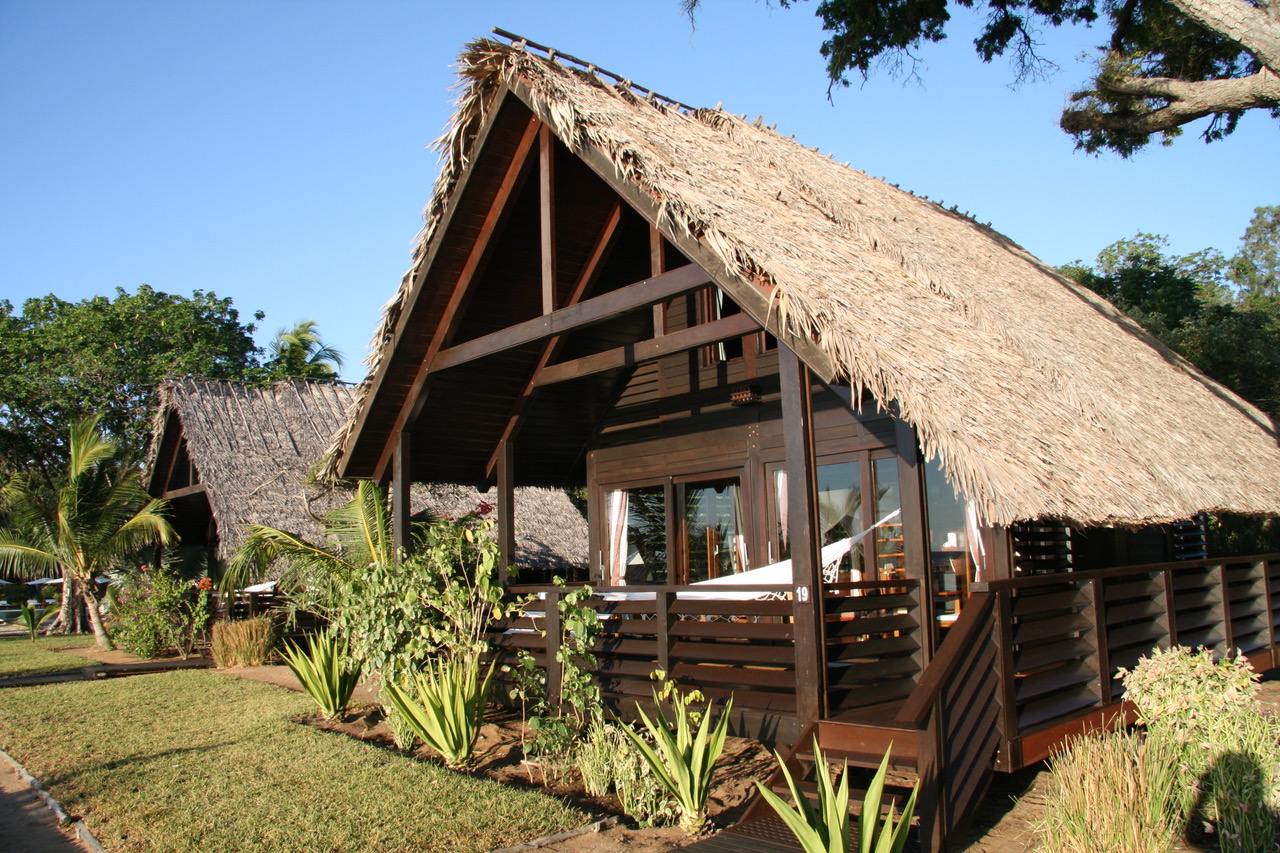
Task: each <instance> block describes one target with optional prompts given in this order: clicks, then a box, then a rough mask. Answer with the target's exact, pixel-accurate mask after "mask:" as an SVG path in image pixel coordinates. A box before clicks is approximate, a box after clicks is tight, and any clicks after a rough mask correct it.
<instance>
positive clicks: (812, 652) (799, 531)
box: [778, 342, 827, 726]
mask: <svg viewBox="0 0 1280 853" xmlns="http://www.w3.org/2000/svg"><path fill="white" fill-rule="evenodd" d="M778 359H779V367H780V371H781V382H782V425H783V433H784V435H785V446H786V453H787V515H788V519H789V521H788V525H789V530H788V536H789V538H790V540H791V571H792V595H793V598H792V614H793V616H792V622H793V627H794V630H795V647H796V716H797V717H798V718H799V721H800V724H801V725H802V726H804V725H808V724H809V723H814V722H817V721H818V720H819V719H821V717H822V716H823V714H824V713H825V711H826V708H825V706H826V698H827V697H826V693H827V691H826V677H827V672H826V670H827V655H826V643H825V641H824V636H823V634H824V631H823V628H824V625H823V619H824V615H825V608H824V606H823V584H822V556H821V554H820V549H821V543H820V542H819V540H818V537H819V532H818V530H819V528H818V482H817V481H818V478H817V462H816V459H815V457H814V439H813V387H812V384H811V380H810V377H809V368H808V367H807V366H805V364H804V363H803V362H801V361H800V358H799V357H798V356H797V355H796V354H795V352H794V351H793V350H792V349H791V348H790V347H788V346H787V345H786V344H783V343H781V342H779V344H778Z"/></svg>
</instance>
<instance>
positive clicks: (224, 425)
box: [149, 379, 587, 569]
mask: <svg viewBox="0 0 1280 853" xmlns="http://www.w3.org/2000/svg"><path fill="white" fill-rule="evenodd" d="M355 397H356V395H355V391H354V389H353V388H351V387H349V386H346V385H340V384H335V383H328V382H303V381H284V382H276V383H273V384H271V385H269V386H267V387H255V386H252V385H246V384H243V383H239V382H230V381H224V380H207V379H183V380H179V381H175V382H170V383H165V384H164V385H163V386H161V388H160V407H159V409H158V410H157V412H156V416H155V419H154V427H153V430H152V443H151V453H150V465H149V467H150V468H152V470H154V469H155V463H156V459H157V454H158V453H159V449H160V447H161V446H162V444H163V443H164V438H165V436H164V433H165V430H166V426H167V425H168V424H169V423H170V422H171V421H170V416H171V414H175V413H176V415H177V417H178V419H179V422H180V425H181V430H182V439H183V440H184V441H185V442H186V447H187V452H188V454H189V455H190V458H191V461H192V463H193V464H194V465H195V467H196V470H197V471H199V473H200V479H201V482H202V483H203V484H204V485H205V487H206V489H207V493H206V494H207V497H208V500H209V504H210V508H211V509H212V511H213V517H214V519H215V520H216V522H217V525H218V540H219V541H218V556H219V557H220V558H221V559H223V560H226V559H229V558H230V556H231V555H232V554H234V553H235V551H236V550H237V549H238V548H239V546H240V545H241V543H242V542H243V541H244V537H245V529H244V526H245V525H247V524H261V525H267V526H271V527H278V528H281V529H283V530H288V531H290V532H293V533H298V534H300V535H302V536H304V537H306V538H308V539H320V538H321V537H322V536H323V530H322V528H321V526H320V524H319V521H318V518H319V517H320V516H323V515H324V514H325V513H327V512H330V511H332V510H334V509H337V508H338V507H340V506H342V505H343V504H345V503H347V502H348V501H349V500H351V498H352V495H353V490H351V489H349V488H347V487H345V486H342V485H337V486H329V485H321V484H317V483H316V482H314V481H313V478H312V477H311V476H310V475H311V473H312V469H313V467H314V466H315V463H316V461H317V460H318V459H319V458H320V457H321V454H322V453H323V452H324V449H325V447H326V446H327V445H328V443H329V442H330V440H331V437H332V435H333V434H334V432H336V431H337V430H339V429H340V428H341V427H342V426H343V424H344V423H345V422H346V417H347V411H348V409H349V408H350V407H351V405H352V403H353V402H354V400H355ZM482 500H486V501H487V502H488V503H491V504H492V503H496V498H495V497H494V496H493V495H492V494H486V493H481V492H478V491H476V490H475V489H472V488H466V487H462V486H450V485H423V484H416V485H414V487H413V492H412V498H411V501H412V506H413V509H414V511H415V512H421V511H423V510H426V511H429V512H430V513H431V514H432V515H437V516H447V517H452V518H456V517H458V516H461V515H465V514H466V513H468V512H472V511H474V510H475V509H476V507H477V505H478V504H479V503H480V502H481V501H482ZM516 511H517V516H518V517H517V520H516V545H517V558H518V561H519V563H520V565H522V566H530V567H534V568H548V569H553V568H554V569H558V568H568V567H570V566H580V565H585V564H586V561H587V533H586V522H585V520H584V519H583V518H582V514H581V513H579V512H578V510H577V509H576V508H575V507H574V506H573V504H571V503H570V502H569V499H568V498H567V497H566V496H565V494H564V492H562V491H558V490H555V489H533V488H529V489H520V490H518V491H517V494H516Z"/></svg>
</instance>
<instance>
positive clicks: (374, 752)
mask: <svg viewBox="0 0 1280 853" xmlns="http://www.w3.org/2000/svg"><path fill="white" fill-rule="evenodd" d="M4 699H5V701H4V702H0V747H3V748H4V749H5V750H7V751H9V752H10V753H11V754H12V755H14V757H15V758H17V759H18V760H19V761H21V762H23V763H24V764H26V766H27V767H28V768H29V769H30V770H31V771H32V773H34V774H35V775H36V776H37V777H39V778H40V779H41V780H43V781H44V782H45V783H46V785H47V786H48V787H49V788H50V789H51V790H52V792H53V794H54V796H55V797H57V798H58V799H60V800H61V801H62V804H63V806H64V807H65V808H66V809H67V811H68V812H70V813H72V814H80V815H83V816H84V818H85V819H86V821H87V822H88V824H89V827H90V829H92V830H93V832H94V834H95V835H97V836H98V838H99V839H100V840H101V841H102V842H103V844H104V845H105V846H106V848H107V849H108V850H111V851H113V853H116V851H133V850H139V851H142V850H146V851H174V853H182V851H193V853H194V851H202V853H203V851H209V850H237V851H271V853H288V851H355V850H359V851H368V853H378V852H379V851H409V850H412V851H423V850H431V851H477V853H480V851H486V850H492V849H494V848H497V847H505V846H509V845H512V844H515V843H517V842H519V841H521V840H527V839H530V838H534V837H538V836H541V835H545V834H547V833H551V832H557V831H561V830H564V829H568V828H570V827H572V826H575V825H578V824H580V823H583V822H584V821H585V818H584V817H583V816H582V815H581V814H579V813H577V812H575V811H574V810H572V809H570V808H569V807H567V806H565V805H563V804H562V803H560V802H559V801H557V800H554V799H552V798H550V797H546V796H544V795H542V794H539V793H536V792H533V791H517V790H514V789H510V788H505V787H503V786H501V785H498V784H497V783H494V782H490V781H488V780H478V779H473V778H471V777H469V776H465V775H461V774H458V773H453V772H450V771H447V770H444V769H443V768H441V767H438V766H436V765H432V764H425V763H420V762H416V761H413V760H411V759H408V758H405V757H402V756H400V755H397V754H394V753H390V752H387V751H385V750H381V749H378V748H376V747H373V746H370V745H367V744H363V743H360V742H359V741H355V740H351V739H349V738H346V737H343V736H340V735H334V734H329V733H326V732H322V731H319V730H316V729H312V728H310V727H307V726H303V725H298V724H295V723H291V722H288V720H287V719H286V718H287V717H289V716H291V715H297V714H303V713H308V712H309V711H310V710H312V709H311V703H310V700H308V699H307V698H306V697H305V696H303V695H301V694H296V693H290V692H288V691H284V690H281V689H279V688H274V687H270V686H268V685H263V684H257V683H253V682H246V681H241V680H239V679H236V678H234V677H230V676H227V675H220V674H216V673H210V672H190V671H186V672H171V673H163V674H158V675H144V676H135V677H132V678H122V679H114V680H109V681H103V682H81V683H73V684H57V685H48V686H43V687H30V688H11V689H9V690H7V691H6V692H5V693H4Z"/></svg>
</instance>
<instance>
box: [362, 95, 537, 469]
mask: <svg viewBox="0 0 1280 853" xmlns="http://www.w3.org/2000/svg"><path fill="white" fill-rule="evenodd" d="M510 91H511V90H510V89H509V88H508V87H506V86H502V87H501V88H499V89H498V91H497V92H495V93H494V99H493V104H494V107H493V108H491V109H490V110H489V111H488V115H487V116H486V117H485V119H484V121H483V122H481V124H480V128H479V130H478V131H477V132H476V135H475V138H474V139H472V140H471V144H470V151H471V152H473V156H471V157H470V158H469V159H468V160H467V162H466V165H465V166H464V167H463V169H462V173H461V174H460V175H459V176H458V179H457V181H456V182H455V183H454V185H453V187H452V189H451V190H450V192H449V199H448V202H447V203H446V204H445V208H444V212H443V214H442V215H441V217H440V219H439V221H438V222H437V223H436V227H435V231H434V233H433V234H432V236H431V242H430V244H429V245H427V246H426V248H425V249H423V250H422V251H421V252H417V253H415V256H414V265H413V268H412V269H410V271H409V272H408V273H407V274H406V276H407V277H408V278H409V285H408V288H407V292H406V293H405V295H404V300H403V302H402V304H401V305H400V318H399V320H398V321H397V322H396V326H395V329H393V330H392V332H391V344H390V346H389V349H388V352H395V351H396V350H397V349H398V348H399V347H400V346H401V345H402V341H403V339H404V337H405V335H406V334H407V333H408V331H409V328H410V320H411V318H412V317H413V316H414V314H415V313H416V308H417V304H418V297H419V296H420V295H421V294H422V290H423V286H422V276H423V275H425V270H429V269H430V268H431V267H432V265H433V264H434V263H435V259H436V255H437V254H438V253H439V251H440V247H441V246H442V245H443V244H444V238H445V235H446V234H448V233H449V231H450V228H451V227H452V224H453V217H454V215H455V214H456V213H457V212H458V208H459V207H460V206H461V202H462V199H463V198H464V197H465V196H466V191H467V187H468V186H469V185H470V182H471V179H472V177H473V176H474V175H475V173H476V170H477V164H478V163H479V162H480V161H481V160H482V159H484V158H482V157H480V156H479V154H478V152H482V151H483V150H484V147H485V144H486V143H487V142H488V139H489V135H490V133H492V131H493V128H494V125H495V124H497V122H498V118H499V116H503V115H505V114H506V111H505V110H504V109H503V104H504V102H505V100H506V98H507V95H508V94H509V93H510ZM516 100H517V101H518V100H520V99H519V98H517V99H516ZM521 106H523V107H524V108H525V109H526V110H528V105H527V103H522V104H521ZM530 112H532V111H531V110H530ZM393 361H394V359H391V358H384V359H382V360H381V361H380V362H379V364H378V369H377V372H376V373H375V374H374V377H373V388H372V389H371V390H370V392H369V394H368V396H367V398H366V403H365V404H364V405H363V406H361V407H360V411H359V412H358V413H357V415H356V426H355V429H353V430H351V432H350V433H349V434H348V435H347V439H346V441H345V442H344V443H343V446H342V460H343V461H342V465H341V468H342V471H341V474H342V476H347V475H348V469H349V467H350V464H351V460H352V451H353V450H354V448H355V445H356V443H357V440H358V438H359V437H360V435H361V434H362V433H363V432H364V428H365V425H366V423H367V422H368V420H369V417H370V413H371V412H372V411H373V409H374V408H375V407H376V401H377V398H378V397H379V396H380V395H381V393H382V387H383V383H384V381H385V380H386V377H387V374H388V373H390V372H391V368H392V362H393ZM402 402H403V401H402ZM389 440H390V439H388V441H389ZM384 477H385V469H384V471H383V472H382V474H379V475H378V476H376V477H373V478H372V479H374V480H375V481H382V480H383V479H384Z"/></svg>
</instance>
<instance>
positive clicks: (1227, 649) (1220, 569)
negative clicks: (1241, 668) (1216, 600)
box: [1214, 563, 1236, 655]
mask: <svg viewBox="0 0 1280 853" xmlns="http://www.w3.org/2000/svg"><path fill="white" fill-rule="evenodd" d="M1214 568H1215V569H1216V570H1217V571H1216V572H1214V574H1216V575H1217V581H1218V589H1220V590H1221V595H1222V653H1223V654H1227V655H1229V654H1231V653H1232V652H1234V651H1235V648H1236V643H1235V640H1236V632H1235V626H1234V625H1232V622H1231V585H1230V584H1228V583H1227V564H1226V563H1219V564H1218V565H1217V566H1215V567H1214Z"/></svg>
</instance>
